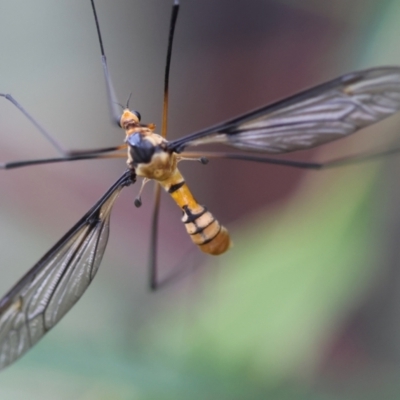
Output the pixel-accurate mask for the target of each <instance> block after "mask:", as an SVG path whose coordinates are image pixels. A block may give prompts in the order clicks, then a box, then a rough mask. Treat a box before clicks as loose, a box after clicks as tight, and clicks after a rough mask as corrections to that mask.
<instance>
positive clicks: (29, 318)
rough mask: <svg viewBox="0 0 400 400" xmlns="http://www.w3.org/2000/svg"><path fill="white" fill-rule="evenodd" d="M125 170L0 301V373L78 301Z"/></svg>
mask: <svg viewBox="0 0 400 400" xmlns="http://www.w3.org/2000/svg"><path fill="white" fill-rule="evenodd" d="M133 182H134V176H133V175H132V172H131V171H126V172H125V173H124V174H123V175H122V176H121V177H120V178H119V179H118V180H117V181H116V182H115V183H114V185H113V186H111V188H110V189H109V190H108V191H107V192H106V193H105V194H104V195H103V197H102V198H101V199H100V200H99V201H98V202H97V203H96V204H95V205H94V206H93V207H92V208H91V209H90V210H89V211H88V212H87V213H86V214H85V215H84V216H83V217H82V218H81V219H80V220H79V221H78V223H76V224H75V225H74V226H73V227H72V228H71V229H70V230H69V231H68V232H67V233H66V234H65V235H64V236H63V237H62V238H61V239H60V240H59V241H58V242H57V243H56V244H55V245H54V246H53V247H52V248H51V249H50V250H49V251H48V252H47V253H46V254H45V255H44V256H43V257H42V258H41V259H40V260H39V262H37V263H36V264H35V265H34V266H33V267H32V268H31V269H30V270H29V271H28V272H27V273H26V274H25V275H24V276H23V277H22V279H21V280H20V281H19V282H18V283H17V284H16V285H15V286H14V287H13V288H12V289H11V290H10V291H9V292H8V293H7V294H6V295H5V296H4V297H3V298H2V299H1V301H0V369H1V368H4V367H6V366H7V365H9V364H11V363H12V362H14V361H15V360H16V359H17V358H19V357H20V356H21V355H22V354H24V353H25V352H26V351H27V350H28V349H29V348H31V347H32V346H33V345H34V344H35V343H36V342H37V341H38V340H39V339H40V338H41V337H42V336H43V335H44V334H45V333H46V332H47V331H48V330H50V329H51V328H52V327H53V326H54V325H55V324H56V323H57V322H58V321H59V320H60V319H61V318H62V317H63V316H64V315H65V314H66V313H67V312H68V311H69V310H70V309H71V307H72V306H73V305H74V304H75V303H76V302H77V301H78V300H79V298H80V297H81V296H82V294H83V292H84V291H85V290H86V288H87V287H88V286H89V284H90V283H91V281H92V279H93V277H94V276H95V274H96V272H97V270H98V267H99V265H100V262H101V259H102V257H103V254H104V251H105V248H106V245H107V240H108V233H109V221H110V215H111V210H112V207H113V205H114V202H115V200H116V199H117V197H118V195H119V193H120V192H121V190H122V189H123V188H124V187H125V186H129V185H130V184H131V183H133Z"/></svg>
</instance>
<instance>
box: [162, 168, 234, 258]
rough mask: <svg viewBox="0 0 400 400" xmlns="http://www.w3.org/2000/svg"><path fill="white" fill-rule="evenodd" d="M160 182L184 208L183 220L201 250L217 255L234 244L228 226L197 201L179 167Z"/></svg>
mask: <svg viewBox="0 0 400 400" xmlns="http://www.w3.org/2000/svg"><path fill="white" fill-rule="evenodd" d="M160 184H161V185H162V186H163V187H164V188H165V189H166V190H167V192H168V193H169V194H170V195H171V196H172V198H173V199H174V200H175V202H176V203H177V204H178V206H179V207H180V208H181V209H182V211H183V217H182V222H183V223H184V224H185V228H186V231H187V233H188V234H189V235H190V238H191V239H192V241H193V243H194V244H196V245H197V246H199V248H200V250H201V251H204V252H205V253H207V254H212V255H214V256H217V255H219V254H222V253H225V252H226V251H227V250H228V249H229V248H230V247H231V246H232V243H231V239H230V237H229V233H228V231H227V230H226V228H225V227H223V226H222V225H221V224H220V223H219V222H218V221H217V220H216V219H215V218H214V217H213V215H212V214H211V213H210V212H209V211H207V209H206V208H205V207H203V206H201V205H200V204H198V203H197V201H196V200H195V199H194V197H193V195H192V193H191V192H190V190H189V188H188V186H187V185H186V183H185V180H184V179H183V176H182V175H181V173H180V172H179V171H178V169H176V170H175V171H174V173H173V174H172V176H171V178H170V179H168V180H164V181H161V182H160Z"/></svg>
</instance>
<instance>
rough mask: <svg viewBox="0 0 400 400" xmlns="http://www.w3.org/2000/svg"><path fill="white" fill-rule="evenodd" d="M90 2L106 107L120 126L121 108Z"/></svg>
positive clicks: (112, 118) (94, 12) (93, 7)
mask: <svg viewBox="0 0 400 400" xmlns="http://www.w3.org/2000/svg"><path fill="white" fill-rule="evenodd" d="M91 3H92V9H93V16H94V21H95V23H96V29H97V36H98V38H99V45H100V52H101V64H102V65H103V73H104V79H105V81H106V87H107V98H108V107H109V110H110V114H111V121H112V123H113V124H115V125H117V126H120V125H119V122H120V119H121V110H120V109H119V106H118V100H117V96H116V94H115V89H114V85H113V83H112V80H111V76H110V73H109V71H108V65H107V57H106V55H105V52H104V45H103V39H102V37H101V32H100V24H99V20H98V18H97V12H96V7H95V5H94V0H91Z"/></svg>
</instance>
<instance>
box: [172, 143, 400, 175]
mask: <svg viewBox="0 0 400 400" xmlns="http://www.w3.org/2000/svg"><path fill="white" fill-rule="evenodd" d="M398 153H400V147H395V148H393V149H386V150H381V151H377V152H372V153H362V154H354V155H350V156H346V157H341V158H335V159H333V160H329V161H326V162H323V163H317V162H307V161H296V160H284V159H279V158H272V157H263V156H255V155H252V154H239V153H228V152H227V153H225V152H207V151H205V152H183V153H180V156H182V157H185V158H193V159H201V158H207V159H208V158H220V159H229V160H241V161H253V162H259V163H265V164H275V165H282V166H285V167H294V168H303V169H314V170H321V169H329V168H336V167H344V166H350V165H355V164H360V163H364V162H370V161H375V160H378V159H379V158H383V157H387V156H392V155H395V154H398Z"/></svg>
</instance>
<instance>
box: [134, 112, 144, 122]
mask: <svg viewBox="0 0 400 400" xmlns="http://www.w3.org/2000/svg"><path fill="white" fill-rule="evenodd" d="M132 113H133V114H135V115H136V116H137V117H138V120H139V121H140V120H141V119H142V116H141V115H140V112H139V111H134V110H133V111H132Z"/></svg>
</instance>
